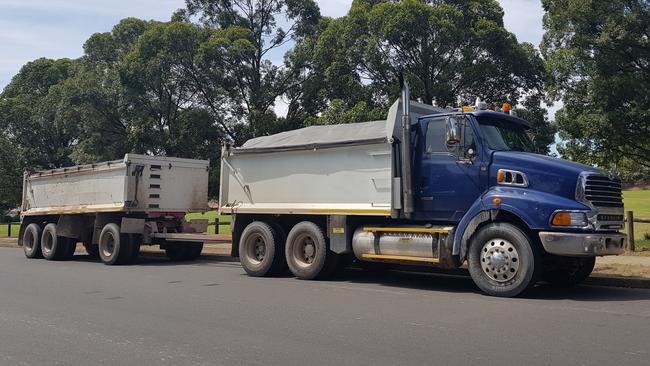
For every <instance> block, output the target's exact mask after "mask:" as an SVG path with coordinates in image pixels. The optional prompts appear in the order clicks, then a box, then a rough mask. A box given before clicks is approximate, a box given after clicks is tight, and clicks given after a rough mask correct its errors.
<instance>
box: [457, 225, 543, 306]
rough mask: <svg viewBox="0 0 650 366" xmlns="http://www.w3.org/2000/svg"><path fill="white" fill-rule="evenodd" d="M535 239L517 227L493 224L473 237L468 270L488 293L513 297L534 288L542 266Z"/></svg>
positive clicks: (475, 281)
mask: <svg viewBox="0 0 650 366" xmlns="http://www.w3.org/2000/svg"><path fill="white" fill-rule="evenodd" d="M535 245H536V243H535V242H533V241H532V240H530V238H529V237H528V235H526V233H525V232H523V231H522V230H521V229H519V228H518V227H516V226H514V225H512V224H508V223H494V224H490V225H487V226H485V227H483V228H481V229H480V230H479V231H478V232H477V233H476V234H475V235H474V236H473V238H472V241H471V243H470V248H469V252H468V262H469V273H470V275H471V276H472V280H474V283H476V285H477V286H478V287H479V288H480V289H481V290H482V291H483V292H485V293H486V294H488V295H491V296H500V297H513V296H517V295H520V294H521V293H523V292H524V291H526V290H528V289H530V288H532V287H533V286H534V285H535V283H536V282H537V279H538V277H539V272H540V269H541V265H540V263H539V262H540V261H539V258H540V255H539V254H537V253H539V251H538V250H536V248H535V247H534V246H535Z"/></svg>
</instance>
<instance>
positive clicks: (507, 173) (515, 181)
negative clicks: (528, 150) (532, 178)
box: [497, 169, 528, 187]
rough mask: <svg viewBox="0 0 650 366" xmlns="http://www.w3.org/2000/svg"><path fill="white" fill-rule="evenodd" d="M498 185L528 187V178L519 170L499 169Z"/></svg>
mask: <svg viewBox="0 0 650 366" xmlns="http://www.w3.org/2000/svg"><path fill="white" fill-rule="evenodd" d="M497 183H499V184H501V185H504V186H515V187H528V177H526V174H524V173H523V172H520V171H518V170H510V169H499V171H497Z"/></svg>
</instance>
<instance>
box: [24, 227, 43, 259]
mask: <svg viewBox="0 0 650 366" xmlns="http://www.w3.org/2000/svg"><path fill="white" fill-rule="evenodd" d="M42 234H43V231H42V230H41V227H40V226H38V224H29V225H27V227H26V228H25V232H24V233H23V251H25V257H27V258H43V253H42V252H41V235H42Z"/></svg>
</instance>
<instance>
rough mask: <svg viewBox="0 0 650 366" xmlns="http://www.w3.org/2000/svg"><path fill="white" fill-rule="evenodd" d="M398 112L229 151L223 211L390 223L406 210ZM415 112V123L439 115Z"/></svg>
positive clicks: (422, 109) (415, 107) (428, 109)
mask: <svg viewBox="0 0 650 366" xmlns="http://www.w3.org/2000/svg"><path fill="white" fill-rule="evenodd" d="M400 110H401V106H400V104H399V103H395V104H394V105H393V106H392V107H391V109H390V112H389V114H388V117H387V119H386V120H382V121H371V122H364V123H356V124H340V125H329V126H312V127H308V128H305V129H301V130H295V131H288V132H284V133H280V134H277V135H273V136H264V137H260V138H256V139H252V140H249V141H248V142H246V143H245V144H244V145H243V146H242V147H240V148H226V149H224V152H223V154H222V165H221V186H220V189H221V192H220V200H219V201H220V202H221V206H220V210H221V212H223V213H231V212H234V213H265V214H283V213H286V214H317V215H323V214H345V215H378V216H390V215H391V209H399V205H401V200H400V185H399V178H397V177H396V174H395V169H396V166H395V165H396V161H395V160H396V159H395V154H399V152H398V151H396V150H395V146H396V144H395V143H394V142H395V140H396V139H398V137H397V136H399V135H400V126H399V120H400V119H401V114H400ZM411 110H412V111H413V113H412V114H413V119H414V120H416V119H417V117H418V116H421V115H424V114H432V113H439V112H441V111H442V110H440V109H437V108H435V107H432V106H426V105H423V104H419V103H414V102H412V103H411Z"/></svg>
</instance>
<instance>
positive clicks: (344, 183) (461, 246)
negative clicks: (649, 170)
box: [219, 86, 626, 296]
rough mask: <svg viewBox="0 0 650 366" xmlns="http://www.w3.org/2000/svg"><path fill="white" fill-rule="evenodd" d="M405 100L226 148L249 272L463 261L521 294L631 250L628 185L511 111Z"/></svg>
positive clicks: (225, 172) (223, 191)
mask: <svg viewBox="0 0 650 366" xmlns="http://www.w3.org/2000/svg"><path fill="white" fill-rule="evenodd" d="M508 110H509V105H504V107H503V110H501V111H496V110H495V111H489V110H487V108H486V105H485V103H482V102H480V101H477V103H476V105H475V106H473V107H470V106H465V107H463V108H459V109H454V110H447V109H440V108H436V107H433V106H429V105H423V104H419V103H415V102H413V101H410V98H409V93H408V87H407V86H405V87H404V90H403V95H402V98H400V100H398V101H396V102H395V103H394V104H393V105H392V107H391V108H390V110H389V112H388V115H387V118H386V119H385V120H381V121H369V122H365V123H352V124H346V123H344V122H345V121H341V122H342V123H341V124H338V125H329V126H311V127H305V128H302V129H298V130H294V131H287V132H282V133H279V134H275V135H271V136H262V137H257V138H254V139H251V140H249V141H247V142H246V143H244V144H243V145H242V146H238V147H233V146H225V147H224V148H223V151H222V155H221V159H222V160H221V181H220V197H219V202H220V204H221V206H220V213H222V214H230V215H232V216H233V218H232V221H231V228H232V234H233V237H232V255H233V256H238V257H239V258H240V262H241V264H242V266H243V268H244V270H245V271H246V272H247V273H248V274H249V275H251V276H268V275H273V274H276V273H281V272H284V271H285V270H286V268H287V267H288V269H289V270H290V271H291V273H293V274H294V275H295V276H296V277H298V278H300V279H315V278H324V277H327V276H328V275H329V274H331V273H332V271H334V270H335V269H336V268H337V267H338V266H339V265H340V264H341V263H348V262H350V261H352V260H354V261H357V262H359V264H361V265H362V266H364V267H373V268H378V267H386V266H390V265H392V264H410V265H418V266H435V267H439V268H443V269H451V268H457V267H459V266H461V265H462V264H463V263H464V262H467V263H468V267H469V271H470V274H471V276H472V279H473V280H474V282H475V283H476V285H477V286H478V287H479V288H481V290H483V291H484V292H486V293H488V294H490V295H494V296H516V295H519V294H521V293H522V292H524V291H525V290H527V289H529V288H531V287H532V286H534V284H535V283H536V282H538V281H540V280H542V281H548V282H551V283H553V284H558V285H562V286H567V285H572V284H576V283H579V282H581V281H583V280H584V279H586V278H587V277H588V276H589V274H590V273H591V271H592V270H593V267H594V263H595V257H596V256H601V255H616V254H620V253H621V252H622V251H623V248H624V246H625V241H626V237H625V235H624V234H622V233H619V232H618V230H619V229H621V228H622V225H623V215H622V213H623V202H622V196H621V182H620V180H618V179H617V178H616V177H615V176H613V175H612V174H609V173H607V172H603V171H600V170H598V169H595V168H593V167H589V166H586V165H582V164H577V163H573V162H570V161H566V160H561V159H555V158H551V157H548V156H542V155H537V154H535V153H534V149H533V144H532V142H531V141H530V138H529V137H528V135H527V130H528V129H529V128H530V124H529V123H528V122H527V121H525V120H523V119H521V118H518V117H516V116H515V115H514V114H513V113H509V111H508Z"/></svg>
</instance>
